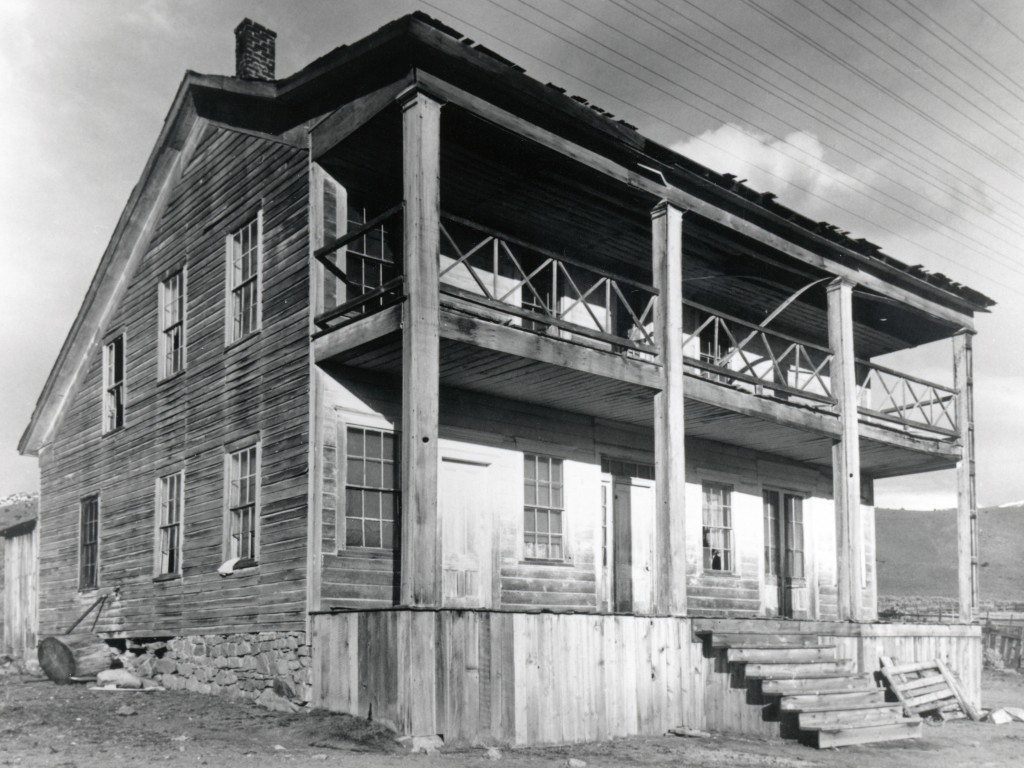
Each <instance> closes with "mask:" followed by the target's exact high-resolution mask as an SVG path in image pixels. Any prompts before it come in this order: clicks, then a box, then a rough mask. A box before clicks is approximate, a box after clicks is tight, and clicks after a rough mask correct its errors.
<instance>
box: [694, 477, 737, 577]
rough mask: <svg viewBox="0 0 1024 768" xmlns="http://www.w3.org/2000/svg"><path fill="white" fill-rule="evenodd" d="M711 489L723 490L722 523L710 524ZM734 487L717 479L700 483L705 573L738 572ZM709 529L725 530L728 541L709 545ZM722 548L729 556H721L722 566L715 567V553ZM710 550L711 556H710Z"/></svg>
mask: <svg viewBox="0 0 1024 768" xmlns="http://www.w3.org/2000/svg"><path fill="white" fill-rule="evenodd" d="M711 489H715V490H718V491H720V492H722V503H721V511H722V513H723V517H722V524H721V525H710V524H709V522H708V513H709V511H710V508H709V506H708V491H709V490H711ZM734 490H735V489H734V488H733V486H732V485H731V484H730V483H723V482H719V481H717V480H702V481H701V484H700V495H701V503H700V508H701V570H702V572H703V573H705V574H721V575H733V574H735V573H736V536H735V529H734V527H733V514H732V512H733V509H732V507H733V504H732V495H733V492H734ZM709 531H718V532H724V533H725V538H726V543H725V544H723V545H722V546H721V547H715V546H712V545H709V544H708V543H706V542H708V541H710V540H711V537H709V536H708V532H709ZM716 549H720V550H721V552H723V553H725V554H726V555H727V557H721V558H720V559H721V561H722V567H720V568H715V567H714V557H715V555H714V553H715V550H716ZM709 551H710V553H711V554H710V557H709V554H708V553H709ZM726 566H728V567H726Z"/></svg>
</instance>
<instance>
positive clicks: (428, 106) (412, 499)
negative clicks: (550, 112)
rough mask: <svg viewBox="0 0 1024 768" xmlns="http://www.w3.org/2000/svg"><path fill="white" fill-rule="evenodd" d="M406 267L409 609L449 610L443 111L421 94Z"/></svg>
mask: <svg viewBox="0 0 1024 768" xmlns="http://www.w3.org/2000/svg"><path fill="white" fill-rule="evenodd" d="M401 106H402V146H403V150H402V157H403V190H404V198H405V223H404V234H405V244H404V263H405V270H404V273H405V278H406V279H405V281H404V283H403V287H404V290H405V296H406V301H405V304H404V305H403V310H402V318H403V323H402V324H403V328H404V333H403V334H402V432H401V437H400V441H401V444H402V457H401V458H402V473H401V474H402V477H401V484H402V547H401V555H402V570H401V600H402V604H403V605H440V604H441V540H440V535H439V521H438V516H437V489H438V478H437V471H438V438H437V433H438V399H439V395H440V379H439V350H440V342H439V337H438V322H439V305H438V285H439V283H438V275H437V272H438V260H439V258H440V255H439V249H440V216H441V207H440V178H439V175H440V163H441V147H440V142H441V122H440V119H441V104H440V103H439V102H438V101H436V100H435V99H433V98H431V97H430V96H428V95H427V94H426V93H422V92H420V91H408V92H405V93H404V94H403V96H402V97H401Z"/></svg>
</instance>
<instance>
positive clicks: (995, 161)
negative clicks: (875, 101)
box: [740, 0, 1024, 182]
mask: <svg viewBox="0 0 1024 768" xmlns="http://www.w3.org/2000/svg"><path fill="white" fill-rule="evenodd" d="M740 2H742V3H743V4H744V5H746V6H747V7H748V8H751V9H752V10H755V11H757V12H758V13H759V14H761V15H762V16H764V17H765V18H766V19H768V20H770V21H771V22H773V23H774V24H776V25H778V26H779V27H781V28H782V29H785V30H786V31H787V32H789V33H790V34H792V35H793V36H794V37H796V38H797V39H798V40H802V41H803V42H805V43H807V44H808V45H810V46H811V47H812V48H814V49H815V50H816V51H819V52H820V53H822V54H823V55H824V56H826V57H827V58H829V59H831V60H832V61H834V62H835V63H836V64H838V65H839V66H841V67H842V68H843V69H845V70H847V71H848V72H850V73H851V74H853V75H855V76H856V77H857V78H858V79H860V80H862V81H864V82H865V83H868V84H869V85H872V86H873V87H874V88H875V89H877V90H878V91H881V92H882V93H884V94H886V95H887V96H889V98H891V99H893V101H895V102H896V103H897V104H902V105H903V106H904V107H906V108H907V109H908V110H909V111H911V112H913V113H914V114H915V115H917V116H918V117H920V118H921V119H922V120H924V121H925V122H927V123H929V124H930V125H932V126H934V127H935V128H936V129H938V130H939V131H941V132H942V133H944V134H946V135H947V136H949V137H950V138H951V139H953V140H954V141H957V142H959V143H960V144H962V145H963V146H965V147H967V148H969V149H972V150H974V151H975V152H976V153H977V154H978V155H980V156H981V157H983V158H985V159H986V160H988V161H989V162H990V163H992V165H994V166H996V167H997V168H1000V169H1002V170H1003V171H1005V172H1006V173H1008V174H1009V175H1011V176H1013V177H1014V178H1016V179H1018V180H1019V181H1021V182H1024V174H1021V173H1018V172H1017V171H1015V170H1014V169H1013V168H1011V167H1010V166H1008V165H1007V164H1006V163H1004V162H1003V161H1001V160H1000V159H999V158H998V157H996V156H995V155H993V154H992V153H991V152H989V151H987V150H986V149H984V148H983V147H980V146H978V145H977V144H975V143H974V142H973V141H970V140H968V139H966V138H965V137H963V136H961V135H959V134H957V133H956V132H955V131H953V130H951V129H950V128H949V127H948V126H945V125H943V124H942V123H941V122H939V121H938V120H937V119H936V118H934V117H932V116H931V115H929V114H928V113H927V112H925V111H924V110H922V109H920V108H919V107H917V106H916V105H914V104H912V103H911V102H909V101H907V100H906V99H905V98H903V97H902V96H900V95H899V94H898V93H896V92H895V91H894V90H892V89H891V88H889V87H888V86H887V85H885V84H884V83H882V82H880V81H879V80H877V79H876V78H874V77H872V76H871V75H868V74H866V73H864V72H862V71H861V70H859V69H857V68H856V67H854V66H853V65H852V64H850V63H849V62H847V61H846V60H845V59H843V58H842V57H841V56H838V55H836V54H835V53H833V52H832V51H830V50H828V48H826V47H825V46H823V45H821V44H820V43H818V42H817V41H816V40H814V39H813V38H811V37H809V36H808V35H806V34H804V33H803V32H801V31H800V30H799V29H797V28H796V27H794V26H793V25H792V24H790V23H789V22H787V21H786V20H785V19H782V18H781V17H779V16H777V15H776V14H774V13H772V12H771V11H768V10H765V9H764V8H762V7H761V6H759V5H758V4H757V3H755V2H753V0H740ZM907 2H910V0H907Z"/></svg>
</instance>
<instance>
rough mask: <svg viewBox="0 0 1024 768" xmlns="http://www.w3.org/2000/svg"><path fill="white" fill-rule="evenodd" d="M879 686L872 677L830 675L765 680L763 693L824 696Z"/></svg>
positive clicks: (762, 688)
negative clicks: (830, 693)
mask: <svg viewBox="0 0 1024 768" xmlns="http://www.w3.org/2000/svg"><path fill="white" fill-rule="evenodd" d="M875 688H877V686H876V685H875V683H874V680H872V677H871V675H868V674H856V675H830V676H823V677H798V678H792V679H788V680H785V679H779V680H764V681H763V682H762V683H761V691H762V692H764V693H767V694H773V695H775V694H778V695H783V696H789V695H794V694H823V693H827V692H830V691H868V690H874V689H875Z"/></svg>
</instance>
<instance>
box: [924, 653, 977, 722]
mask: <svg viewBox="0 0 1024 768" xmlns="http://www.w3.org/2000/svg"><path fill="white" fill-rule="evenodd" d="M935 663H936V664H937V665H938V667H939V671H940V672H941V673H942V677H943V679H944V680H945V681H946V685H948V686H949V689H950V690H951V691H953V694H954V695H955V696H956V700H957V703H958V704H959V705H960V709H962V710H963V712H964V714H966V715H967V716H968V717H969V718H971V720H975V721H977V720H981V713H980V712H979V711H978V710H977V708H976V707H975V706H974V704H973V703H972V702H971V700H970V699H969V698H968V697H967V695H966V693H965V692H964V689H963V687H962V686H961V685H960V681H959V680H957V677H956V675H955V674H953V672H952V671H951V670H950V669H949V667H948V666H946V663H945V662H944V661H942V659H936V660H935Z"/></svg>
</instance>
